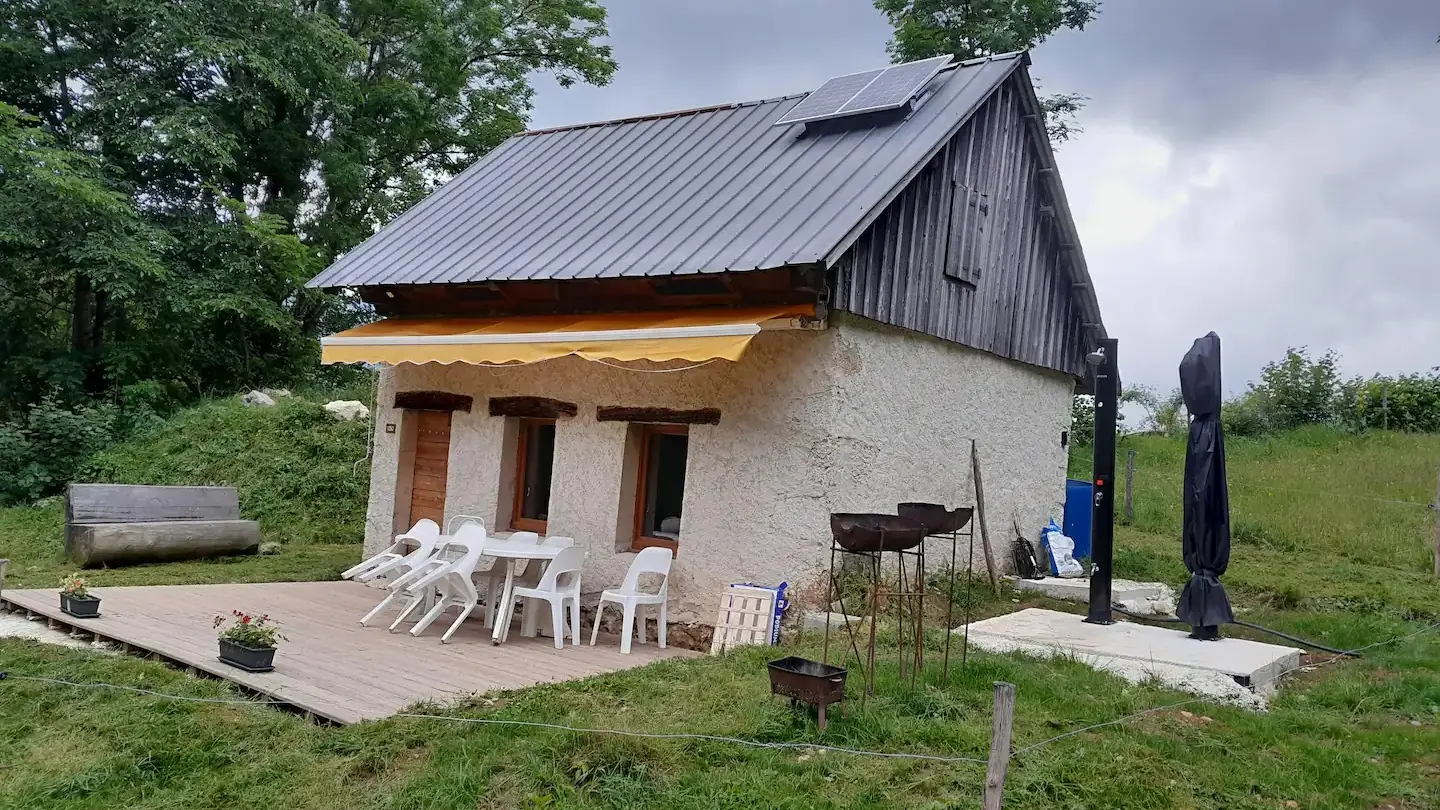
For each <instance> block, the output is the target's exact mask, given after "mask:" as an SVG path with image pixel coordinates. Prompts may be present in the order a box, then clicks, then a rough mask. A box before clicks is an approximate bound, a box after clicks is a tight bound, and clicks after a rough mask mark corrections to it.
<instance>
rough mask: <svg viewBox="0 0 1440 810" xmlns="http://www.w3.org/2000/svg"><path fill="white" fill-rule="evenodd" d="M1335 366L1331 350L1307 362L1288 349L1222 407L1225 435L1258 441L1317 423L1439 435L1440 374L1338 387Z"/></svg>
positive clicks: (1305, 354)
mask: <svg viewBox="0 0 1440 810" xmlns="http://www.w3.org/2000/svg"><path fill="white" fill-rule="evenodd" d="M1339 362H1340V358H1339V356H1338V355H1336V354H1335V352H1333V351H1327V352H1326V353H1325V354H1324V355H1322V356H1321V357H1320V358H1319V359H1311V357H1310V354H1309V352H1307V351H1306V350H1305V349H1303V348H1301V349H1289V350H1287V351H1286V352H1285V358H1284V359H1283V360H1280V361H1277V362H1272V363H1267V364H1265V367H1264V369H1262V370H1261V372H1260V382H1258V383H1255V384H1252V385H1251V386H1250V388H1249V390H1247V391H1246V392H1245V393H1244V394H1243V395H1241V396H1240V397H1238V398H1236V399H1234V400H1231V401H1230V402H1227V403H1225V405H1224V408H1223V410H1222V411H1221V417H1222V419H1223V420H1224V424H1225V429H1226V431H1227V433H1229V434H1230V435H1235V436H1260V435H1263V434H1266V433H1271V432H1275V431H1284V430H1289V429H1292V428H1296V427H1300V426H1302V425H1316V424H1327V425H1342V426H1344V427H1346V428H1348V429H1351V430H1365V429H1375V428H1379V429H1386V430H1404V431H1415V432H1424V433H1434V432H1440V369H1434V370H1431V372H1430V373H1429V374H1428V375H1425V374H1406V375H1400V376H1398V377H1384V376H1380V375H1376V376H1373V377H1371V378H1369V379H1364V378H1360V377H1357V378H1355V379H1352V380H1349V381H1344V382H1342V381H1341V378H1340V372H1339Z"/></svg>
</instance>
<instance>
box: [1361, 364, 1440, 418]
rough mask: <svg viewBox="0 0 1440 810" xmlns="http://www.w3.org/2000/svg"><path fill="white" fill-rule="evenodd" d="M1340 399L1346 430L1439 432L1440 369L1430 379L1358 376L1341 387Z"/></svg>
mask: <svg viewBox="0 0 1440 810" xmlns="http://www.w3.org/2000/svg"><path fill="white" fill-rule="evenodd" d="M1339 400H1340V411H1341V421H1342V422H1344V423H1345V425H1346V426H1347V427H1351V428H1354V429H1357V430H1363V429H1366V428H1381V429H1387V430H1404V431H1411V432H1415V433H1440V369H1433V370H1432V371H1431V372H1430V374H1429V375H1428V376H1427V375H1420V374H1409V375H1403V376H1400V377H1381V376H1378V375H1377V376H1374V377H1371V378H1370V379H1368V380H1365V379H1360V378H1358V377H1357V378H1355V379H1354V380H1351V381H1350V382H1348V383H1345V384H1344V385H1343V386H1341V391H1340V397H1339Z"/></svg>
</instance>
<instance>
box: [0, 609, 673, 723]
mask: <svg viewBox="0 0 1440 810" xmlns="http://www.w3.org/2000/svg"><path fill="white" fill-rule="evenodd" d="M95 594H96V595H97V596H99V597H100V598H101V603H100V617H99V618H96V619H76V618H72V617H70V616H68V615H66V614H64V613H62V612H60V604H59V596H58V595H57V592H56V591H55V590H53V589H44V590H8V589H7V590H6V591H4V593H3V594H0V607H9V608H10V609H11V610H16V611H21V612H24V613H26V614H28V615H30V616H33V617H44V619H45V620H46V621H47V622H48V623H49V624H50V625H51V626H58V627H65V628H69V629H70V630H71V631H72V632H76V633H89V634H92V635H93V637H94V640H96V641H107V642H112V643H115V644H118V645H119V646H120V647H121V648H122V649H123V650H125V651H127V652H132V653H140V654H149V655H153V656H155V657H159V658H161V659H163V660H166V661H168V662H170V663H172V664H174V665H177V666H181V667H184V668H186V669H187V670H188V671H192V672H194V673H196V674H199V673H205V674H209V675H213V676H216V677H219V678H223V679H225V680H227V681H230V682H232V683H235V684H237V685H239V686H241V687H243V688H244V689H245V690H246V691H248V692H251V693H253V694H257V695H260V696H263V697H264V698H266V699H269V700H275V701H281V702H283V703H284V704H285V705H287V706H289V707H291V708H293V709H295V710H297V711H300V712H302V713H304V714H306V715H313V716H314V717H316V718H320V719H322V720H326V721H330V722H333V723H340V724H348V723H356V722H360V721H362V720H373V719H378V718H382V717H387V716H389V715H392V714H395V713H396V712H399V711H401V710H402V709H404V708H405V707H407V706H410V705H412V704H415V703H420V702H423V701H436V702H441V703H444V702H451V701H455V700H459V699H463V698H465V697H469V696H471V695H476V694H483V693H485V692H491V691H495V690H501V689H518V688H523V687H527V686H534V685H536V684H541V683H553V682H556V681H568V680H574V679H578V678H586V677H590V676H593V675H600V674H603V673H607V672H616V671H619V670H623V669H630V668H633V667H639V666H644V665H645V664H649V663H651V662H654V661H659V660H662V659H665V658H675V657H687V656H695V655H697V653H694V652H690V651H687V650H682V649H678V648H675V647H671V648H669V649H665V650H661V649H658V648H657V647H656V646H655V645H654V643H653V642H652V643H651V644H647V645H639V644H636V645H635V646H634V647H633V648H632V653H631V654H630V655H622V654H621V653H620V645H619V642H618V640H617V639H616V638H615V637H614V636H610V637H608V638H607V637H606V636H605V635H604V634H602V635H601V637H600V641H599V642H598V643H597V645H596V646H594V647H591V646H589V638H588V635H589V634H588V633H584V634H582V640H583V641H584V642H585V643H584V644H583V645H582V646H579V647H572V646H570V644H569V641H568V639H567V641H566V645H565V649H563V650H557V649H555V646H554V641H553V640H552V639H549V638H524V637H522V636H521V635H520V632H519V627H518V619H517V622H516V626H515V627H513V628H512V629H511V632H510V636H509V640H508V641H506V642H505V643H504V644H501V645H498V646H494V645H492V644H491V643H490V631H488V630H486V629H485V628H484V624H483V622H481V621H480V620H478V619H471V620H469V621H467V622H466V623H465V625H464V626H462V627H461V629H460V630H459V631H458V632H457V633H456V634H455V636H454V637H453V638H452V639H451V640H450V643H448V644H441V643H440V635H441V634H442V633H443V632H444V631H445V628H446V627H448V626H449V622H450V621H453V615H454V614H453V612H452V613H450V614H448V615H449V616H451V617H452V618H451V619H446V618H445V617H441V619H440V620H439V621H437V622H435V624H433V625H431V626H430V627H429V628H427V629H426V631H425V634H424V635H422V636H421V637H419V638H414V637H412V636H411V635H410V634H409V633H408V632H406V630H407V629H408V627H409V625H408V624H406V625H402V626H401V627H400V628H399V629H397V630H396V632H394V633H390V632H388V631H387V630H386V626H387V625H388V624H389V622H390V621H393V620H394V614H393V613H390V614H387V617H377V618H376V624H377V626H374V627H361V626H360V617H361V616H363V615H364V614H365V612H366V611H368V610H369V609H370V608H372V607H374V606H375V604H376V603H377V602H379V601H380V599H381V598H382V597H383V596H384V594H385V592H384V591H382V590H379V589H376V588H370V587H367V586H365V585H361V584H359V583H355V582H279V583H262V584H242V585H155V586H143V587H125V588H98V589H96V590H95ZM235 609H238V610H244V611H246V612H248V613H251V614H266V613H268V614H269V615H270V616H271V617H273V618H275V619H276V620H277V621H278V622H279V625H280V631H281V632H282V633H283V634H284V635H285V636H286V638H287V639H288V640H287V641H285V642H283V643H282V644H281V645H280V649H279V652H278V653H276V655H275V670H274V671H273V672H266V673H249V672H245V671H242V670H239V669H236V668H234V667H231V666H229V665H227V664H222V663H220V661H219V658H218V655H219V650H218V648H217V646H216V640H215V636H216V631H215V629H214V628H213V627H212V622H213V620H214V618H215V616H217V615H224V616H225V617H226V618H227V619H228V618H229V614H230V611H231V610H235ZM382 618H383V619H384V621H381V619H382Z"/></svg>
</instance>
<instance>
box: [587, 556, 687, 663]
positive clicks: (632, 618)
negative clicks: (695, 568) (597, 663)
mask: <svg viewBox="0 0 1440 810" xmlns="http://www.w3.org/2000/svg"><path fill="white" fill-rule="evenodd" d="M673 559H674V555H672V554H671V552H670V549H668V548H660V547H657V546H652V547H650V548H646V549H641V550H640V553H639V554H636V555H635V561H634V562H632V563H630V570H629V571H626V572H625V581H624V582H623V583H622V584H621V585H620V587H619V588H618V589H615V590H606V591H602V592H601V594H600V604H598V605H596V606H595V626H594V628H593V629H591V631H590V646H591V647H594V646H595V639H596V638H598V637H599V636H600V614H601V613H602V612H603V611H604V610H605V603H606V602H614V603H615V604H617V605H619V606H620V607H621V610H622V611H623V612H624V617H625V618H624V629H622V630H621V631H620V652H622V653H624V654H626V655H629V654H630V631H631V630H632V629H634V628H635V627H636V625H637V622H638V626H639V632H640V638H639V641H640V643H641V644H644V643H645V619H644V618H643V617H641V616H640V615H639V610H638V608H639V606H640V605H659V606H660V615H659V617H658V621H657V622H656V626H657V629H658V630H659V636H660V649H662V650H663V649H665V603H666V601H667V600H668V599H669V595H670V562H671V560H673ZM645 574H659V575H660V576H661V577H662V578H663V579H662V580H661V582H660V590H659V591H658V592H657V593H646V592H644V591H642V590H640V577H641V576H643V575H645Z"/></svg>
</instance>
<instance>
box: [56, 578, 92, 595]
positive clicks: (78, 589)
mask: <svg viewBox="0 0 1440 810" xmlns="http://www.w3.org/2000/svg"><path fill="white" fill-rule="evenodd" d="M60 593H63V594H65V595H66V596H69V597H73V598H75V599H85V598H87V597H88V596H90V591H89V589H88V588H86V586H85V577H82V576H80V573H79V572H78V571H77V572H75V573H73V574H66V575H65V576H64V577H61V579H60Z"/></svg>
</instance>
